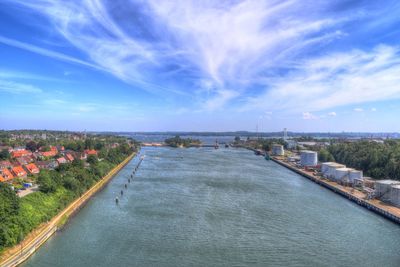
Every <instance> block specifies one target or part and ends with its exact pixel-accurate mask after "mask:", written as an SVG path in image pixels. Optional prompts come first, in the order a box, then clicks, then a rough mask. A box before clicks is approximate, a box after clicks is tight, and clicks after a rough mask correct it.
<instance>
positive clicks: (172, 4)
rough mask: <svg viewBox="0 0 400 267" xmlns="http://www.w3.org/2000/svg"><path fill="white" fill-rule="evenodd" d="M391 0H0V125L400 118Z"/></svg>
mask: <svg viewBox="0 0 400 267" xmlns="http://www.w3.org/2000/svg"><path fill="white" fill-rule="evenodd" d="M399 14H400V2H399V1H397V0H393V1H391V0H382V1H368V0H365V1H361V0H360V1H351V0H332V1H315V0H288V1H282V0H274V1H272V0H266V1H261V0H254V1H252V0H243V1H237V0H230V1H224V0H219V1H218V0H215V1H209V0H204V1H196V0H193V1H192V0H183V1H178V0H176V1H163V0H147V1H142V0H131V1H129V0H110V1H106V0H104V1H95V0H79V1H72V0H71V1H58V0H36V1H25V0H2V1H0V129H53V130H72V131H76V130H77V131H83V130H88V131H237V130H247V131H256V130H258V131H263V132H269V131H280V130H282V129H283V128H287V129H288V130H290V131H301V132H312V131H321V132H341V131H353V132H399V131H400V123H399V122H400V16H399Z"/></svg>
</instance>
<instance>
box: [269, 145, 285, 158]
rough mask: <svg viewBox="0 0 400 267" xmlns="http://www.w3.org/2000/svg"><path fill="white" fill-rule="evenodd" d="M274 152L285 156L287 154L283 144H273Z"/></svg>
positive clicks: (276, 154)
mask: <svg viewBox="0 0 400 267" xmlns="http://www.w3.org/2000/svg"><path fill="white" fill-rule="evenodd" d="M272 154H273V155H275V156H283V155H284V154H285V151H284V150H283V145H272Z"/></svg>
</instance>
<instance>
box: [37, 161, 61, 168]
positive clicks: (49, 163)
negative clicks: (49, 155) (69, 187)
mask: <svg viewBox="0 0 400 267" xmlns="http://www.w3.org/2000/svg"><path fill="white" fill-rule="evenodd" d="M36 165H37V166H38V167H39V169H47V170H54V169H55V168H57V167H58V162H57V161H56V160H45V161H38V162H36Z"/></svg>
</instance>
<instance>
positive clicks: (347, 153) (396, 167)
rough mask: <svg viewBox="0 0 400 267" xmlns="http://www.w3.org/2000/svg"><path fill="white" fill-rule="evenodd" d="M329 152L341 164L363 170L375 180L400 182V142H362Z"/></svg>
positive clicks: (338, 147) (343, 145)
mask: <svg viewBox="0 0 400 267" xmlns="http://www.w3.org/2000/svg"><path fill="white" fill-rule="evenodd" d="M328 152H329V153H330V154H331V155H332V157H333V158H334V159H335V160H336V161H337V162H339V163H342V164H346V165H347V166H349V167H352V168H356V169H359V170H363V172H364V173H365V175H367V176H371V177H372V178H374V179H385V178H390V179H396V180H400V142H399V141H395V140H387V141H385V142H384V143H376V142H370V141H360V142H354V143H339V144H333V145H331V146H329V148H328Z"/></svg>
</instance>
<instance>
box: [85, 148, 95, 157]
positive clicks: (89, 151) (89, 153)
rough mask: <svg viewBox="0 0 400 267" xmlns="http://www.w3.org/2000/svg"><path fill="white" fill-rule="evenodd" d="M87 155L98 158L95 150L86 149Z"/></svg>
mask: <svg viewBox="0 0 400 267" xmlns="http://www.w3.org/2000/svg"><path fill="white" fill-rule="evenodd" d="M85 154H86V155H96V156H97V151H96V150H94V149H85Z"/></svg>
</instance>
